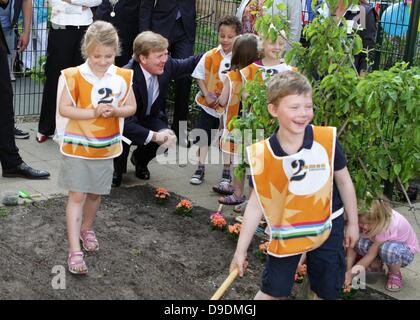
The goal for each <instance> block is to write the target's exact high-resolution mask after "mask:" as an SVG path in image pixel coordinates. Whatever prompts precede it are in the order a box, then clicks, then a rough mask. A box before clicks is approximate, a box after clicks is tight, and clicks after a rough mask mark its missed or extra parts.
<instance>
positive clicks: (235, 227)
mask: <svg viewBox="0 0 420 320" xmlns="http://www.w3.org/2000/svg"><path fill="white" fill-rule="evenodd" d="M228 231H229V233H235V234H239V232H241V224H240V223H235V224H234V225H229V227H228Z"/></svg>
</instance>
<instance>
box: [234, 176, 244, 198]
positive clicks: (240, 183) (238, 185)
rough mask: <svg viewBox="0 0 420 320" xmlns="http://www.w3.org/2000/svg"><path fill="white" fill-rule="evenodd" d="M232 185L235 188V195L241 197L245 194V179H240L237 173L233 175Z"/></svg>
mask: <svg viewBox="0 0 420 320" xmlns="http://www.w3.org/2000/svg"><path fill="white" fill-rule="evenodd" d="M232 185H233V187H234V188H235V192H234V194H235V196H236V197H237V198H238V199H239V198H241V197H242V196H243V194H244V179H243V178H242V179H240V178H238V177H236V176H235V175H233V181H232Z"/></svg>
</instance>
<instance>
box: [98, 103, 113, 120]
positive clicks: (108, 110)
mask: <svg viewBox="0 0 420 320" xmlns="http://www.w3.org/2000/svg"><path fill="white" fill-rule="evenodd" d="M113 112H114V108H113V107H112V105H110V104H108V103H100V104H98V106H97V107H96V108H95V117H96V118H99V117H101V116H102V117H104V118H109V117H111V116H112V113H113Z"/></svg>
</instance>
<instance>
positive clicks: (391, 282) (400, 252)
mask: <svg viewBox="0 0 420 320" xmlns="http://www.w3.org/2000/svg"><path fill="white" fill-rule="evenodd" d="M359 228H360V233H361V235H360V238H359V240H358V241H357V244H356V246H355V247H354V249H352V248H349V249H348V250H347V272H346V284H350V283H351V281H352V278H353V277H354V276H355V275H356V274H354V273H353V272H352V268H353V267H354V266H355V265H358V266H362V267H364V268H365V269H367V270H369V268H370V269H371V271H382V270H383V269H382V268H383V263H385V264H386V265H387V267H388V280H387V283H386V286H385V289H386V290H388V291H400V290H401V289H402V288H403V282H402V274H401V268H404V267H406V266H407V265H409V264H410V263H411V262H412V261H413V259H414V255H415V254H416V253H418V252H419V242H418V240H417V236H416V233H415V231H414V229H413V227H412V226H411V225H410V223H409V222H408V221H407V219H406V218H405V217H404V216H403V215H401V214H400V213H398V212H397V211H395V210H393V209H392V208H391V205H390V203H389V200H387V199H386V198H385V197H382V198H380V199H376V200H374V201H373V202H372V205H371V207H370V209H369V211H368V212H366V213H363V214H360V215H359ZM357 255H359V256H362V258H361V259H360V260H359V261H358V262H357V263H356V264H355V261H356V257H357ZM353 270H354V269H353Z"/></svg>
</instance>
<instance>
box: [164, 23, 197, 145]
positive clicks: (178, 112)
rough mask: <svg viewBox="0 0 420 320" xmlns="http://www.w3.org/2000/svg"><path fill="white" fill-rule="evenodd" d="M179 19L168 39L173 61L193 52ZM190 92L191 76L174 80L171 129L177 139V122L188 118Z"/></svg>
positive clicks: (192, 46) (188, 55)
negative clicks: (173, 106) (173, 107)
mask: <svg viewBox="0 0 420 320" xmlns="http://www.w3.org/2000/svg"><path fill="white" fill-rule="evenodd" d="M181 19H182V18H181ZM181 19H178V20H177V22H176V23H175V27H174V30H173V32H172V33H171V35H170V37H169V43H170V44H169V52H170V53H171V57H172V58H175V59H184V58H188V57H190V56H192V55H193V50H194V43H193V42H191V41H190V40H189V39H188V37H187V35H186V32H185V30H184V26H183V24H182V21H181ZM190 92H191V76H185V77H182V78H179V79H177V80H175V110H174V117H173V122H172V126H171V129H172V130H173V131H174V132H175V134H176V136H177V137H178V138H179V132H178V131H179V121H187V118H188V102H189V98H190Z"/></svg>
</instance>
